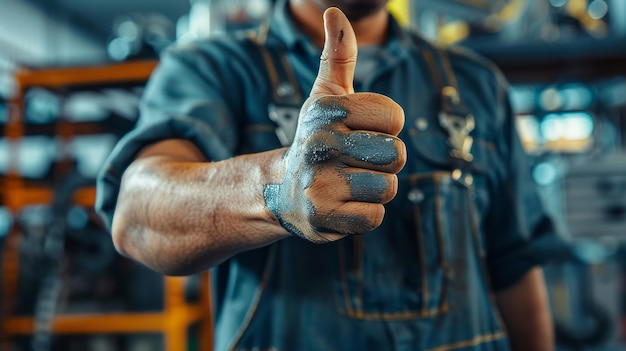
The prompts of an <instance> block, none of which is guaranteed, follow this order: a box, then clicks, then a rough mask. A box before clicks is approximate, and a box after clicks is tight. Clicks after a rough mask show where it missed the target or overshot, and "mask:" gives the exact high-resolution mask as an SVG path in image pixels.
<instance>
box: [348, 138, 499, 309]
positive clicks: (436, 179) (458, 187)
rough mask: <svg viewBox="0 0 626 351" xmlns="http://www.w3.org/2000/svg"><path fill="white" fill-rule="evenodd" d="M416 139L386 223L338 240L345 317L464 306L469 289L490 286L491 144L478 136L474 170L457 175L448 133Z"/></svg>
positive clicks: (475, 147)
mask: <svg viewBox="0 0 626 351" xmlns="http://www.w3.org/2000/svg"><path fill="white" fill-rule="evenodd" d="M422 136H423V135H422ZM415 138H416V139H418V140H413V144H411V142H409V143H407V147H408V149H409V150H408V151H409V157H410V158H411V159H410V161H409V162H413V163H414V164H413V165H408V169H409V170H413V171H415V172H413V173H411V174H403V175H401V176H400V177H399V180H400V182H399V186H398V195H397V196H396V198H395V199H394V200H393V201H392V202H390V203H389V204H387V205H386V214H385V220H384V221H383V224H382V225H381V226H380V227H379V228H377V229H376V230H374V231H372V232H370V233H367V234H364V235H362V236H356V237H350V238H346V239H344V240H342V241H341V242H340V243H339V245H338V251H339V252H338V255H339V263H340V267H339V268H340V269H339V277H338V281H339V283H338V284H337V286H336V300H337V303H336V305H337V309H338V311H339V312H340V313H342V314H344V315H346V316H348V317H352V318H357V319H366V320H407V319H419V318H431V317H436V316H439V315H442V314H446V313H448V312H449V311H450V309H452V308H460V309H463V308H464V307H463V306H460V305H461V304H465V302H463V300H464V299H462V298H461V299H460V298H459V296H461V295H462V294H463V293H464V290H469V293H470V295H471V294H474V293H480V294H482V293H483V292H484V291H485V289H486V288H487V285H488V283H487V282H488V277H487V276H486V274H487V273H486V272H485V271H484V266H483V263H482V261H483V260H484V252H485V247H484V239H483V238H482V231H481V229H480V228H481V226H482V221H483V219H484V218H483V217H484V213H485V211H486V209H487V207H488V205H489V204H488V196H487V190H486V187H487V183H488V180H487V176H486V165H487V164H489V163H488V162H490V161H489V159H488V158H490V157H494V155H492V153H493V150H490V146H489V143H487V142H484V141H480V140H478V141H477V143H476V144H475V145H474V148H473V150H472V151H473V154H474V157H475V159H474V161H475V162H474V163H473V164H472V169H471V172H468V173H466V174H464V175H463V177H465V176H466V175H468V176H470V177H471V178H467V179H465V178H462V179H461V180H462V181H459V180H458V179H457V178H458V177H457V176H456V175H454V176H453V173H454V171H455V170H454V168H453V167H452V164H451V163H450V157H449V154H448V150H449V147H447V145H446V138H445V135H442V134H439V135H430V136H429V137H427V138H421V137H420V138H418V137H417V136H415ZM416 144H418V145H416ZM411 146H413V148H411ZM416 164H418V165H417V166H416ZM466 181H467V182H466ZM468 182H470V183H471V184H470V185H468Z"/></svg>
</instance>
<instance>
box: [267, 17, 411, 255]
mask: <svg viewBox="0 0 626 351" xmlns="http://www.w3.org/2000/svg"><path fill="white" fill-rule="evenodd" d="M324 28H325V35H326V41H325V44H324V50H323V52H322V55H321V62H320V69H319V73H318V75H317V79H316V80H315V84H314V85H313V88H312V90H311V95H310V96H309V98H308V99H307V100H306V101H305V103H304V105H303V106H302V109H301V111H300V117H299V121H298V128H297V131H296V135H295V138H294V141H293V144H292V145H291V146H290V147H289V149H288V150H287V151H286V153H285V155H284V157H283V164H284V167H285V168H284V169H285V177H284V179H283V181H282V182H281V183H280V184H270V185H267V186H266V187H265V191H264V195H265V202H266V205H267V207H268V209H269V210H270V211H271V212H272V213H273V214H274V215H275V216H276V218H277V219H278V221H279V222H280V224H281V225H282V227H283V228H285V229H286V230H287V231H288V232H290V233H291V234H293V235H296V236H299V237H302V238H304V239H306V240H309V241H311V242H314V243H325V242H330V241H335V240H338V239H340V238H342V237H344V236H346V235H353V234H362V233H365V232H367V231H370V230H372V229H374V228H376V227H377V226H379V225H380V224H381V223H382V221H383V217H384V214H385V208H384V207H383V204H385V203H387V202H389V201H391V199H393V197H394V196H395V195H396V192H397V188H398V178H397V176H396V174H397V173H398V172H399V171H400V170H401V169H402V167H403V166H404V164H405V162H406V149H405V146H404V143H403V142H402V141H401V140H400V139H398V138H397V137H396V136H397V135H398V133H400V131H401V130H402V127H403V125H404V112H403V110H402V108H401V107H400V106H399V105H398V104H397V103H395V102H394V101H393V100H391V99H390V98H388V97H386V96H383V95H379V94H374V93H357V94H355V93H354V88H353V80H354V69H355V65H356V59H357V42H356V36H355V34H354V30H353V29H352V26H351V24H350V22H349V21H348V19H347V18H346V17H345V15H344V14H343V13H342V12H341V11H340V10H339V9H337V8H330V9H328V10H326V12H325V13H324Z"/></svg>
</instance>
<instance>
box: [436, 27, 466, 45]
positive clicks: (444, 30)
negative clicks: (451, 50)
mask: <svg viewBox="0 0 626 351" xmlns="http://www.w3.org/2000/svg"><path fill="white" fill-rule="evenodd" d="M469 34H470V29H469V26H468V25H467V23H465V22H463V21H454V22H450V23H446V24H445V25H443V26H442V27H441V28H439V39H438V42H439V43H441V44H443V45H450V44H454V43H456V42H459V41H461V40H463V39H465V38H466V37H467V36H468V35H469Z"/></svg>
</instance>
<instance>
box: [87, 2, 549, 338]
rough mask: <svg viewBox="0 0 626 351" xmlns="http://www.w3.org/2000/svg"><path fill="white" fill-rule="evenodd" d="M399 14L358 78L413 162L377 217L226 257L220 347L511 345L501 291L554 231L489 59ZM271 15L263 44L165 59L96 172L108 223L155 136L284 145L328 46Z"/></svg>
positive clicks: (206, 143)
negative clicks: (315, 238) (384, 102)
mask: <svg viewBox="0 0 626 351" xmlns="http://www.w3.org/2000/svg"><path fill="white" fill-rule="evenodd" d="M390 20H391V21H390V22H391V23H390V27H389V40H388V43H387V44H386V46H385V47H384V48H383V50H382V51H381V55H380V64H379V65H378V67H377V68H376V70H375V72H373V73H372V75H371V77H370V78H369V79H368V80H366V81H365V82H363V83H362V84H361V85H359V86H355V90H357V91H372V92H378V93H382V94H384V95H387V96H389V97H391V98H392V99H394V100H395V101H396V102H398V103H399V104H400V105H401V106H402V107H403V108H404V110H405V116H406V122H405V127H404V129H403V131H402V132H401V134H400V138H401V139H402V140H403V141H404V142H405V143H406V145H407V152H408V161H407V164H406V166H405V168H404V169H403V170H402V172H401V173H400V174H399V180H400V183H399V189H398V195H397V196H396V198H395V199H394V200H393V201H392V202H390V203H389V204H387V205H386V216H385V220H384V222H383V224H382V225H381V226H380V227H379V228H377V229H376V230H374V231H372V232H369V233H366V234H364V235H361V236H354V237H348V238H345V239H343V240H340V241H338V242H335V243H330V244H324V245H315V244H311V243H308V242H306V241H304V240H302V239H299V238H295V237H294V238H289V239H285V240H282V241H280V242H277V243H275V244H273V245H271V246H269V247H265V248H261V249H257V250H252V251H248V252H244V253H240V254H238V255H236V256H235V257H233V258H231V259H230V260H229V261H227V262H225V263H224V264H222V265H220V266H219V267H218V268H217V269H216V270H215V284H214V288H215V296H216V306H215V311H216V331H215V333H216V335H215V337H216V347H215V350H216V351H226V350H240V351H241V350H246V351H252V350H254V351H264V350H280V351H319V350H359V351H361V350H363V351H368V350H372V351H380V350H396V351H403V350H430V351H445V350H484V351H486V350H509V346H508V341H507V338H506V332H505V330H504V326H503V324H502V322H501V320H500V318H499V315H498V312H497V310H496V309H495V307H494V302H493V299H492V292H493V291H494V290H498V289H503V288H506V287H508V286H510V285H511V284H513V283H514V282H516V281H517V280H518V279H519V278H520V277H522V276H523V275H524V274H525V273H526V272H527V271H528V270H529V269H531V268H532V267H533V266H534V265H536V264H539V263H541V262H542V260H543V259H542V257H541V255H540V254H539V253H540V251H539V250H538V249H537V247H538V245H540V243H545V242H547V241H549V240H548V239H551V238H554V232H553V231H552V227H551V223H550V221H549V220H548V219H547V217H546V216H545V214H544V211H543V208H542V206H541V204H540V202H539V200H538V198H537V196H536V193H535V189H534V184H533V183H532V181H531V179H530V176H529V170H528V169H527V165H526V159H525V155H524V153H523V151H522V149H521V147H520V145H519V141H518V140H517V135H516V133H515V129H514V124H513V120H512V116H511V111H510V107H509V104H508V100H507V96H506V84H505V83H504V81H503V79H502V77H501V76H500V74H499V73H498V72H497V70H495V69H494V68H493V67H492V66H491V64H490V63H488V62H485V61H484V60H483V59H481V58H480V57H478V56H476V55H474V54H471V53H467V52H464V51H461V50H460V49H446V50H443V49H438V48H435V47H434V46H433V45H431V44H429V43H427V42H426V41H424V40H422V39H421V38H420V37H418V36H417V35H415V34H412V33H409V32H408V31H406V30H404V29H402V28H400V27H399V26H398V24H397V23H396V22H395V21H394V20H393V19H392V18H391V19H390ZM271 23H272V24H271V26H270V28H269V33H267V38H265V39H264V40H263V44H262V47H263V48H265V49H261V50H260V49H259V47H258V43H255V42H253V41H251V40H249V39H248V38H247V37H241V38H234V37H220V38H214V39H212V40H210V41H201V42H196V43H193V44H180V45H177V46H174V47H172V48H170V49H168V50H167V51H166V52H165V53H164V54H163V56H162V58H161V62H160V65H159V68H157V70H156V71H155V73H154V75H153V77H152V78H151V80H150V82H149V84H148V86H147V88H146V92H145V94H144V97H143V100H142V110H141V118H140V120H139V123H138V125H137V127H136V129H135V130H133V131H132V132H131V133H130V134H129V135H127V136H126V137H125V138H124V139H123V140H122V141H121V142H120V143H119V144H118V145H117V146H116V148H115V150H114V152H113V154H112V155H111V157H110V158H109V160H108V161H107V164H106V165H105V167H104V169H103V172H102V173H101V175H100V178H99V183H98V201H97V207H98V211H99V213H100V215H101V216H102V218H103V219H104V220H105V222H106V223H108V224H109V225H110V220H111V217H112V213H113V211H114V209H115V202H116V199H117V192H118V190H119V183H120V179H121V174H122V173H123V171H124V169H125V168H126V167H127V166H128V164H129V163H130V162H132V160H133V158H134V157H135V155H136V153H137V152H138V150H140V149H141V148H142V147H144V146H145V145H148V144H150V143H154V142H157V141H159V140H163V139H168V138H185V139H187V140H190V141H192V142H193V143H195V144H196V145H197V146H198V148H199V149H200V150H202V151H203V152H204V153H205V154H206V156H207V157H208V158H209V159H211V160H214V161H217V160H223V159H227V158H229V157H232V156H234V155H238V154H243V153H254V152H261V151H266V150H271V149H275V148H278V147H282V145H281V141H282V142H283V143H284V142H287V143H288V139H289V133H290V130H291V128H293V120H292V118H294V116H293V114H294V112H293V111H296V112H297V108H298V106H299V103H301V102H302V100H303V99H304V97H305V96H306V95H308V92H309V90H310V88H311V86H312V84H313V81H314V79H315V76H316V74H317V68H318V65H319V54H320V49H319V48H316V47H315V46H313V45H312V44H311V43H310V41H308V39H307V38H306V37H305V36H304V35H303V34H302V33H300V32H299V31H298V30H297V29H296V27H295V26H294V24H293V23H292V21H291V20H290V18H289V10H288V8H287V6H286V4H285V3H284V2H280V3H279V4H278V5H277V7H276V11H275V13H274V15H273V18H272V22H271ZM272 67H273V68H272ZM294 108H295V110H294ZM296 116H297V114H296ZM210 191H211V189H207V196H209V195H210Z"/></svg>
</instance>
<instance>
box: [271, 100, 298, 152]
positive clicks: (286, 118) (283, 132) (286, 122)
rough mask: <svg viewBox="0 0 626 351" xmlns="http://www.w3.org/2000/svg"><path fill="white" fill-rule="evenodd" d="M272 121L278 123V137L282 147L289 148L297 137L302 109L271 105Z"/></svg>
mask: <svg viewBox="0 0 626 351" xmlns="http://www.w3.org/2000/svg"><path fill="white" fill-rule="evenodd" d="M268 112H269V117H270V119H271V120H272V121H273V122H274V123H276V125H277V127H276V136H277V137H278V140H280V143H281V145H283V146H289V145H291V143H292V142H293V139H294V137H295V136H296V129H297V127H298V116H299V114H300V108H299V107H295V106H288V105H277V104H269V105H268Z"/></svg>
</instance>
